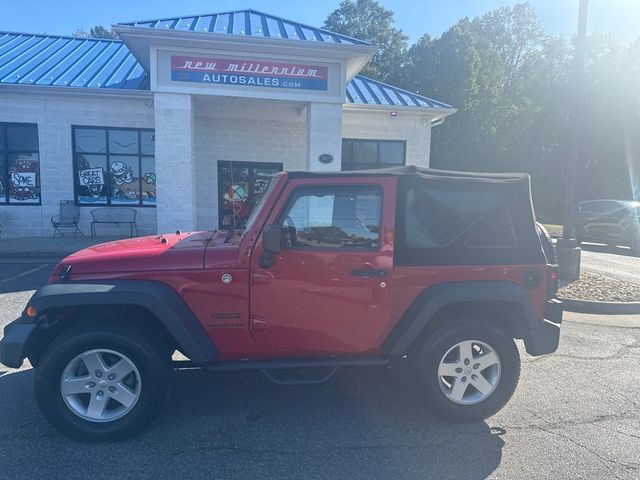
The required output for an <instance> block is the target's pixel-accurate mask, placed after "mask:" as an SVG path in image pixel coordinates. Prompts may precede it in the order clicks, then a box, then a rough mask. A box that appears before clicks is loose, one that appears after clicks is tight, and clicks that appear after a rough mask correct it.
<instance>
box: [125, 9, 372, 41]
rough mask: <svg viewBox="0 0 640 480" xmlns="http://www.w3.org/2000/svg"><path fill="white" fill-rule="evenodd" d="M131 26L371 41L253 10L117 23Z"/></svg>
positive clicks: (277, 36)
mask: <svg viewBox="0 0 640 480" xmlns="http://www.w3.org/2000/svg"><path fill="white" fill-rule="evenodd" d="M120 25H129V26H133V27H146V28H155V29H159V30H160V29H163V30H186V31H192V32H208V33H216V34H223V35H245V36H250V37H266V38H286V39H289V40H304V41H311V42H328V43H342V44H348V45H371V44H370V43H368V42H365V41H363V40H358V39H356V38H351V37H348V36H346V35H342V34H339V33H334V32H330V31H328V30H323V29H321V28H316V27H311V26H309V25H303V24H302V23H298V22H294V21H291V20H285V19H284V18H280V17H275V16H273V15H268V14H266V13H262V12H257V11H255V10H235V11H231V12H219V13H209V14H207V15H193V16H188V17H173V18H161V19H155V20H141V21H136V22H126V23H120Z"/></svg>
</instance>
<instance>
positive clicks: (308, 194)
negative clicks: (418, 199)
mask: <svg viewBox="0 0 640 480" xmlns="http://www.w3.org/2000/svg"><path fill="white" fill-rule="evenodd" d="M329 180H331V182H330V183H328V181H329ZM394 204H395V179H393V178H389V177H373V176H372V177H369V178H367V177H365V178H355V177H354V178H352V179H349V178H342V179H331V178H330V177H329V178H310V179H309V178H307V179H292V180H290V181H289V182H288V184H287V187H286V189H285V191H284V192H283V194H282V195H281V196H280V198H279V200H278V203H277V205H276V206H275V208H274V209H273V211H272V212H271V213H270V217H269V218H268V220H267V224H271V225H272V224H277V225H280V226H281V227H282V241H281V252H280V253H279V254H277V255H274V256H273V258H272V265H271V266H268V267H266V268H263V267H261V266H260V263H261V262H260V258H261V257H262V256H263V255H264V253H265V252H264V249H263V247H262V243H261V241H260V240H259V241H258V243H257V245H256V247H255V249H254V251H253V253H252V259H251V270H252V284H251V301H250V304H251V314H250V315H251V333H252V335H253V337H254V339H255V341H256V342H257V343H258V344H259V345H260V346H261V347H262V348H264V352H265V353H267V352H268V353H277V354H278V355H279V356H280V355H285V356H314V355H323V354H348V353H361V352H371V351H375V350H376V348H377V347H378V346H379V345H380V344H381V342H382V339H383V338H384V336H385V334H386V333H387V331H388V330H389V329H390V325H389V322H390V312H391V295H390V293H391V285H390V283H391V277H392V275H391V268H392V265H393V257H392V254H393V250H392V248H393V244H392V239H393V222H394ZM263 265H264V264H263Z"/></svg>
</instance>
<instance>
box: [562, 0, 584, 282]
mask: <svg viewBox="0 0 640 480" xmlns="http://www.w3.org/2000/svg"><path fill="white" fill-rule="evenodd" d="M588 9H589V0H580V7H579V11H578V36H577V37H576V50H575V57H574V59H573V78H572V84H573V88H572V91H573V98H572V102H571V112H570V115H571V117H570V118H571V124H570V125H571V126H570V131H569V151H568V157H567V185H566V193H565V203H564V223H563V226H562V238H561V239H560V240H558V248H557V252H558V264H559V266H560V277H561V278H563V279H564V280H570V281H571V280H577V279H578V278H580V248H579V247H578V242H577V240H576V239H575V233H574V231H573V230H574V229H573V214H574V211H575V204H576V198H575V197H576V176H577V170H578V159H579V157H580V134H581V130H582V118H583V110H584V56H585V49H586V40H587V17H588Z"/></svg>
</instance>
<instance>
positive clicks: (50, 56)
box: [0, 32, 451, 108]
mask: <svg viewBox="0 0 640 480" xmlns="http://www.w3.org/2000/svg"><path fill="white" fill-rule="evenodd" d="M1 84H9V85H44V86H59V87H77V88H83V87H84V88H105V89H120V90H149V77H148V75H147V73H146V72H145V71H144V69H143V68H142V66H141V65H140V64H139V63H138V61H137V60H136V58H135V57H134V56H133V54H132V53H131V52H130V51H129V49H128V48H127V47H126V45H125V44H124V43H123V42H121V41H120V40H104V39H87V38H76V37H65V36H57V35H37V34H27V33H8V32H0V85H1ZM346 93H347V101H348V102H349V103H353V104H360V105H384V106H398V107H426V108H451V107H450V106H449V105H447V104H445V103H442V102H437V101H436V100H432V99H430V98H427V97H424V96H422V95H417V94H415V93H411V92H408V91H406V90H403V89H401V88H397V87H394V86H392V85H388V84H386V83H382V82H379V81H377V80H373V79H371V78H367V77H365V76H363V75H356V76H355V77H354V78H353V80H351V82H349V84H348V85H347V92H346Z"/></svg>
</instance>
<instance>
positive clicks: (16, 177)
mask: <svg viewBox="0 0 640 480" xmlns="http://www.w3.org/2000/svg"><path fill="white" fill-rule="evenodd" d="M11 183H13V185H14V186H16V187H26V188H30V187H31V188H32V187H35V186H36V174H35V172H12V173H11Z"/></svg>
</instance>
